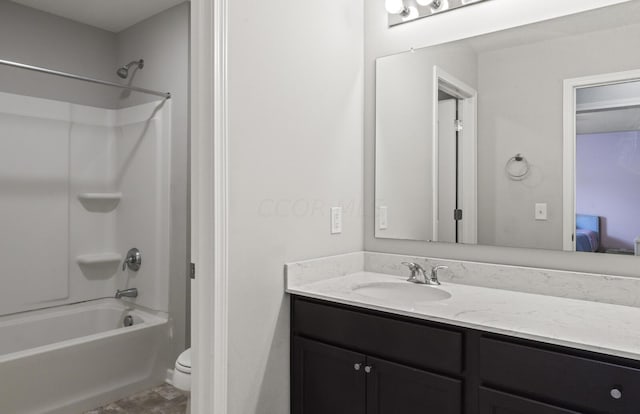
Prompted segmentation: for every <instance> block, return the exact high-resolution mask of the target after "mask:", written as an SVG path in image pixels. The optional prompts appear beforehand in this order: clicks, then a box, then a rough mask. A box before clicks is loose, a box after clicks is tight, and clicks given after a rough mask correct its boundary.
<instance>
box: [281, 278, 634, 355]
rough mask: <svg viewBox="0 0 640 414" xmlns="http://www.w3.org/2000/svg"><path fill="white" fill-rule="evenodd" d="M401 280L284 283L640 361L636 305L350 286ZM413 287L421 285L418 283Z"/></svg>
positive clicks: (309, 292)
mask: <svg viewBox="0 0 640 414" xmlns="http://www.w3.org/2000/svg"><path fill="white" fill-rule="evenodd" d="M405 279H406V277H398V276H391V275H386V274H382V273H373V272H355V273H351V274H348V275H346V276H338V277H330V278H327V279H321V280H313V281H309V282H305V283H290V282H289V283H288V285H287V289H286V291H287V292H288V293H290V294H294V295H299V296H305V297H310V298H316V299H323V300H327V301H331V302H336V303H341V304H346V305H353V306H358V307H361V308H366V309H373V310H378V311H383V312H388V313H393V314H398V315H404V316H410V317H414V318H420V319H425V320H429V321H435V322H442V323H447V324H451V325H455V326H461V327H465V328H472V329H477V330H482V331H487V332H493V333H498V334H503V335H509V336H514V337H518V338H525V339H531V340H535V341H540V342H546V343H551V344H556V345H562V346H567V347H571V348H577V349H582V350H587V351H593V352H599V353H604V354H608V355H615V356H620V357H624V358H630V359H635V360H640V308H636V307H631V306H623V305H614V304H607V303H598V302H591V301H586V300H578V299H569V298H560V297H554V296H545V295H540V294H533V293H523V292H514V291H508V290H501V289H494V288H487V287H478V286H470V285H463V284H455V283H450V282H443V283H442V285H441V286H438V287H429V288H430V289H438V290H443V291H445V292H448V293H450V294H451V297H450V298H448V299H444V300H439V301H431V302H420V303H412V304H408V303H401V301H397V300H392V299H379V298H373V297H370V296H365V295H362V294H359V293H357V292H355V291H354V288H357V287H358V286H362V285H363V284H367V283H372V282H373V283H385V282H404V281H405ZM406 283H409V282H406ZM412 286H414V285H412ZM415 287H416V288H420V287H422V288H424V286H419V285H415Z"/></svg>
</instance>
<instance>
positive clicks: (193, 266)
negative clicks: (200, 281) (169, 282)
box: [191, 263, 196, 279]
mask: <svg viewBox="0 0 640 414" xmlns="http://www.w3.org/2000/svg"><path fill="white" fill-rule="evenodd" d="M195 278H196V264H195V263H191V279H195Z"/></svg>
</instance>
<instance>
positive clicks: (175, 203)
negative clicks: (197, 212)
mask: <svg viewBox="0 0 640 414" xmlns="http://www.w3.org/2000/svg"><path fill="white" fill-rule="evenodd" d="M140 58H143V59H144V60H145V67H144V69H142V70H140V71H137V72H136V73H135V75H134V76H133V78H131V76H130V78H129V79H128V80H127V81H131V79H133V84H134V85H136V86H141V87H144V88H149V89H154V90H159V91H167V92H171V111H172V118H171V131H172V133H171V137H172V143H171V166H172V167H171V256H170V269H171V279H170V297H169V300H170V313H171V315H172V320H173V322H174V323H173V329H174V331H173V335H174V344H173V347H174V349H173V352H172V357H173V358H174V360H175V357H177V355H178V354H179V353H180V352H182V351H183V350H184V349H185V346H186V345H185V341H186V340H187V339H186V338H188V317H187V309H188V301H187V292H188V289H187V286H188V284H189V278H188V263H189V259H188V257H189V254H188V248H187V244H188V243H187V240H188V239H187V235H188V208H187V205H188V181H187V172H188V171H189V167H188V147H189V129H188V123H189V95H188V90H189V3H188V2H187V3H183V4H180V5H178V6H175V7H173V8H171V9H169V10H166V11H164V12H162V13H159V14H157V15H155V16H152V17H150V18H149V19H147V20H145V21H143V22H140V23H138V24H136V25H135V26H132V27H130V28H129V29H126V30H124V31H122V32H120V33H118V35H117V60H118V65H123V64H125V63H128V62H130V61H132V60H137V59H140ZM129 73H130V74H132V73H133V72H132V71H130V72H129ZM119 98H120V99H119V103H118V104H119V106H120V107H127V106H130V105H135V104H138V103H141V102H148V101H150V100H157V99H158V98H157V97H153V96H149V95H145V94H140V93H131V94H127V93H121V94H120V96H119Z"/></svg>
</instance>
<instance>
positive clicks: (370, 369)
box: [364, 365, 373, 374]
mask: <svg viewBox="0 0 640 414" xmlns="http://www.w3.org/2000/svg"><path fill="white" fill-rule="evenodd" d="M371 371H373V367H372V366H370V365H367V366H366V367H364V372H366V373H367V374H371Z"/></svg>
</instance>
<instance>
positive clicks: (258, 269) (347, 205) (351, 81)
mask: <svg viewBox="0 0 640 414" xmlns="http://www.w3.org/2000/svg"><path fill="white" fill-rule="evenodd" d="M362 8H363V0H335V1H331V2H322V1H315V0H303V1H300V2H295V3H293V2H290V1H285V0H273V1H269V2H265V1H241V2H236V1H231V2H230V20H229V22H230V52H229V53H230V54H229V93H230V95H229V104H230V145H231V146H230V166H229V169H230V219H229V235H230V245H229V249H230V250H229V254H230V265H229V266H230V269H229V272H230V276H229V338H228V340H229V367H230V370H229V410H228V412H229V414H254V413H261V414H285V413H288V412H289V306H288V300H287V299H288V298H287V297H286V296H285V294H284V276H283V264H284V263H285V262H288V261H295V260H301V259H307V258H313V257H318V256H325V255H331V254H338V253H345V252H351V251H355V250H361V249H362V247H363V243H362V234H363V229H362V214H361V211H360V206H361V205H362V204H361V197H362V191H363V189H362V185H363V184H362V183H363V176H362V172H363V165H362V151H363V148H362V93H363V90H362V84H363V69H362V58H363V39H362V32H363V23H362ZM339 205H343V208H344V209H345V210H344V220H343V233H342V234H339V235H331V234H330V232H329V230H330V228H329V214H328V213H329V208H330V207H331V206H339Z"/></svg>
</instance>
